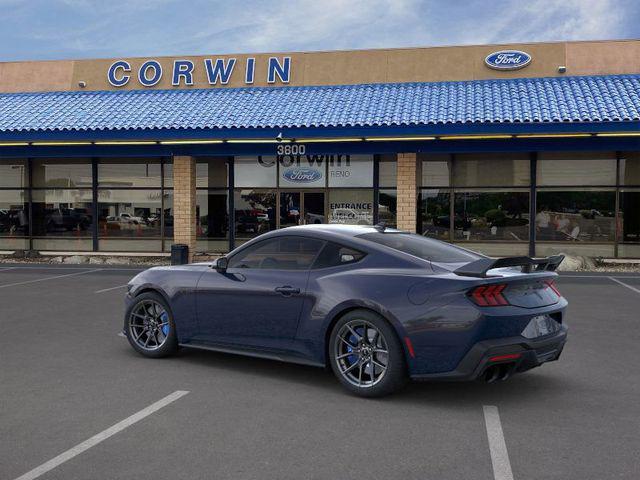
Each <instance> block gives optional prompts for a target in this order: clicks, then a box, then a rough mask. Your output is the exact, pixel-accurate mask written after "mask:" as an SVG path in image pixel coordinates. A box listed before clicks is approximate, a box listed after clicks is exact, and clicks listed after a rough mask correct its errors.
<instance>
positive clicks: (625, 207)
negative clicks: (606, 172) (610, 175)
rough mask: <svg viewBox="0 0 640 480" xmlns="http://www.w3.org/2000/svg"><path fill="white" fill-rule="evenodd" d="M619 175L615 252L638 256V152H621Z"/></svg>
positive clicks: (639, 184)
mask: <svg viewBox="0 0 640 480" xmlns="http://www.w3.org/2000/svg"><path fill="white" fill-rule="evenodd" d="M619 175H620V180H619V184H620V187H619V189H620V190H619V200H618V202H619V211H618V223H617V224H618V229H619V232H618V235H619V237H618V241H619V242H620V243H619V244H618V252H617V253H618V256H620V257H640V152H622V154H621V156H620V167H619Z"/></svg>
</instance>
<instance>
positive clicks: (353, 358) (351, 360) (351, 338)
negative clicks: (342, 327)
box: [347, 335, 358, 366]
mask: <svg viewBox="0 0 640 480" xmlns="http://www.w3.org/2000/svg"><path fill="white" fill-rule="evenodd" d="M349 343H350V344H352V345H357V344H358V339H357V338H356V337H355V336H353V335H351V336H349ZM347 352H353V348H351V347H347ZM347 361H348V362H349V366H351V365H353V364H354V363H356V362H357V361H358V356H357V355H349V356H348V357H347Z"/></svg>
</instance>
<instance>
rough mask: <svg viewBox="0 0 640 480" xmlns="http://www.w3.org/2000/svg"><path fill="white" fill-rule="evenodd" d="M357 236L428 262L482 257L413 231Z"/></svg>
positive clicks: (465, 260)
mask: <svg viewBox="0 0 640 480" xmlns="http://www.w3.org/2000/svg"><path fill="white" fill-rule="evenodd" d="M358 238H363V239H365V240H369V241H370V242H375V243H378V244H380V245H385V246H387V247H390V248H393V249H394V250H398V251H400V252H404V253H408V254H409V255H413V256H414V257H418V258H422V259H424V260H429V261H430V262H437V263H469V262H472V261H474V260H477V259H479V258H482V257H481V256H480V255H477V254H475V253H473V252H470V251H468V250H464V249H462V248H458V247H456V246H454V245H450V244H448V243H444V242H441V241H439V240H434V239H432V238H426V237H423V236H421V235H416V234H414V233H405V232H384V233H383V232H376V233H366V234H364V235H358Z"/></svg>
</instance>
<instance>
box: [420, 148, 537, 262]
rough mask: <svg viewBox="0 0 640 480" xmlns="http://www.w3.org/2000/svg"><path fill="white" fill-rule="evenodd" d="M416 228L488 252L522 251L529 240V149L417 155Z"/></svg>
mask: <svg viewBox="0 0 640 480" xmlns="http://www.w3.org/2000/svg"><path fill="white" fill-rule="evenodd" d="M418 160H419V166H420V176H419V178H420V180H421V189H420V196H419V199H418V218H417V221H418V225H417V230H418V232H419V233H421V234H422V235H426V236H430V237H433V238H438V239H440V240H453V241H454V242H460V243H463V244H466V245H467V246H469V248H475V249H477V250H479V251H484V252H486V253H492V252H495V251H496V246H495V244H498V243H501V244H503V245H502V246H500V247H497V248H498V249H499V250H501V251H504V252H505V253H509V254H524V253H526V251H527V249H528V241H529V229H530V226H529V223H530V221H529V218H530V216H529V188H527V187H529V185H530V181H531V180H530V159H529V154H528V153H494V154H456V155H426V154H421V155H419V156H418Z"/></svg>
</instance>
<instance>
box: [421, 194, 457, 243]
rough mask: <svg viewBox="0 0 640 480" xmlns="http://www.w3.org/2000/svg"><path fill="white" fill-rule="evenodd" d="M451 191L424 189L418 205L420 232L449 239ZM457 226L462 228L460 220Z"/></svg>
mask: <svg viewBox="0 0 640 480" xmlns="http://www.w3.org/2000/svg"><path fill="white" fill-rule="evenodd" d="M449 197H450V195H449V193H448V192H446V191H444V192H443V191H442V190H422V191H421V192H420V201H419V205H418V228H417V231H418V233H420V234H422V235H425V236H427V237H433V238H438V239H440V240H449V226H450V225H451V221H450V216H449V202H450V200H449ZM456 227H457V228H461V225H460V224H459V222H456Z"/></svg>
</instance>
